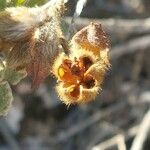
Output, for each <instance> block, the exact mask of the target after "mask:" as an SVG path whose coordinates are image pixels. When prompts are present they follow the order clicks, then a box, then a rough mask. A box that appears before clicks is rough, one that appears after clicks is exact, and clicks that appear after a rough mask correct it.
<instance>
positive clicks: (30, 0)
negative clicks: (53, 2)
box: [0, 0, 48, 10]
mask: <svg viewBox="0 0 150 150" xmlns="http://www.w3.org/2000/svg"><path fill="white" fill-rule="evenodd" d="M47 1H48V0H0V10H3V9H4V8H6V7H11V6H23V5H26V6H29V7H32V6H36V5H38V6H39V5H42V4H45V3H46V2H47Z"/></svg>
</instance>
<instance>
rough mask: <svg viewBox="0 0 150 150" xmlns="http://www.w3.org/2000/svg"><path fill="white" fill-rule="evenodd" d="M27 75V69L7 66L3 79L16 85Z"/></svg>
mask: <svg viewBox="0 0 150 150" xmlns="http://www.w3.org/2000/svg"><path fill="white" fill-rule="evenodd" d="M26 75H27V73H26V71H25V70H19V71H16V70H14V69H10V68H5V69H4V75H3V79H4V80H6V81H8V82H9V83H10V84H12V85H16V84H17V83H19V82H20V81H21V80H22V79H23V78H25V77H26Z"/></svg>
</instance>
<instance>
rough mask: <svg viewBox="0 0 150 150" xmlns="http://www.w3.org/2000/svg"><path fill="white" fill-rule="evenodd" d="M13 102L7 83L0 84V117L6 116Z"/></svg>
mask: <svg viewBox="0 0 150 150" xmlns="http://www.w3.org/2000/svg"><path fill="white" fill-rule="evenodd" d="M12 100H13V96H12V91H11V88H10V86H9V84H8V82H1V83H0V116H1V115H6V114H7V113H8V110H9V108H10V106H11V103H12Z"/></svg>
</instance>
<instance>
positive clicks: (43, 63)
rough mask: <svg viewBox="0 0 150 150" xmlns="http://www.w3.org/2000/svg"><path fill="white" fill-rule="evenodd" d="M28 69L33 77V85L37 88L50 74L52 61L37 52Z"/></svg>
mask: <svg viewBox="0 0 150 150" xmlns="http://www.w3.org/2000/svg"><path fill="white" fill-rule="evenodd" d="M26 70H27V73H28V75H29V76H30V77H31V79H32V87H33V88H35V87H38V86H39V84H40V83H41V82H42V81H43V80H44V79H45V78H46V77H47V76H48V75H49V74H50V62H48V61H47V59H45V57H43V56H41V55H40V54H39V53H37V54H36V55H35V56H34V58H33V59H32V61H31V63H30V64H29V65H28V66H27V68H26Z"/></svg>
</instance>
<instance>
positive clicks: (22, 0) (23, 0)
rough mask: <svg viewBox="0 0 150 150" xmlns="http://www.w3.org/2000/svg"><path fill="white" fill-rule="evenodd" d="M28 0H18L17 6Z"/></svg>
mask: <svg viewBox="0 0 150 150" xmlns="http://www.w3.org/2000/svg"><path fill="white" fill-rule="evenodd" d="M25 1H26V0H16V6H21V5H23V4H24V3H25Z"/></svg>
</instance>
